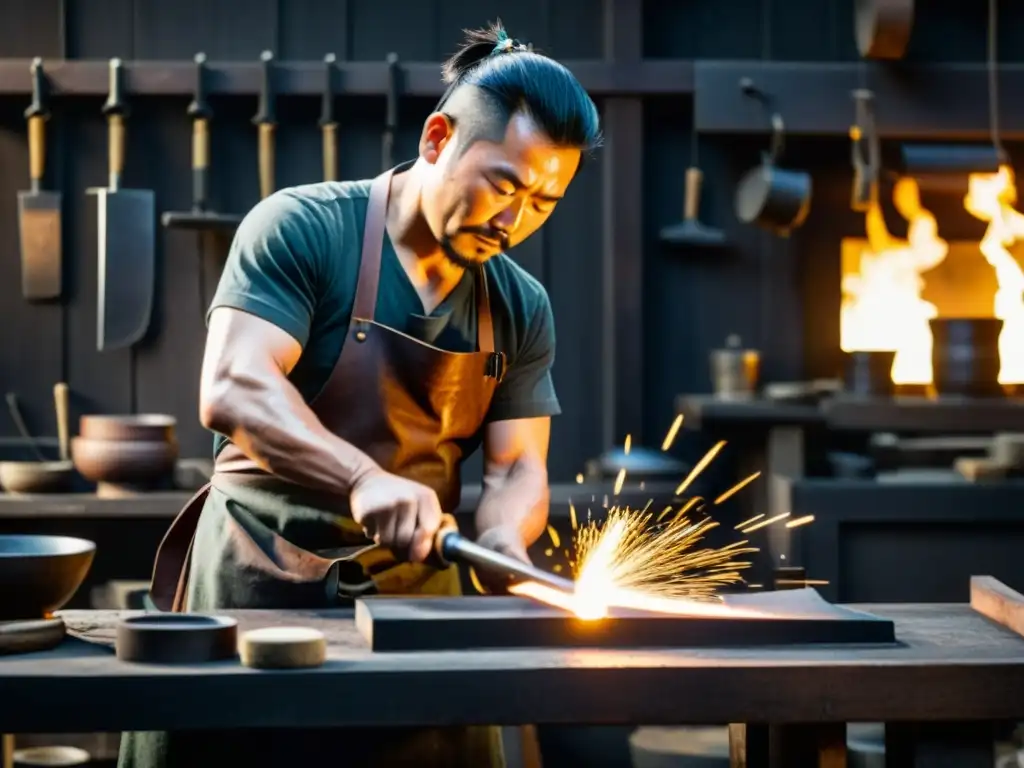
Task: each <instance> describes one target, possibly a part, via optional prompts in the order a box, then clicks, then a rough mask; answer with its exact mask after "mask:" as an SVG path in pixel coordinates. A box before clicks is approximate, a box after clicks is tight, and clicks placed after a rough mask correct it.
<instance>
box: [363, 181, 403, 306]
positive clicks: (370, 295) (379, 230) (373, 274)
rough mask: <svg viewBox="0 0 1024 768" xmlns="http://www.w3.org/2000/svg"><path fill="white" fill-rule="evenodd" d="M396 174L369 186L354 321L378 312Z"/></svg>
mask: <svg viewBox="0 0 1024 768" xmlns="http://www.w3.org/2000/svg"><path fill="white" fill-rule="evenodd" d="M394 172H395V171H394V169H393V168H392V169H391V170H390V171H387V172H385V173H382V174H381V175H380V176H378V177H377V178H375V179H374V180H373V182H372V183H371V184H370V199H369V202H368V203H367V205H366V223H365V224H364V225H363V254H362V257H361V258H360V260H359V278H358V281H357V282H356V296H355V300H354V301H353V303H352V319H353V320H355V319H356V318H359V319H360V320H373V317H374V312H375V311H376V308H377V288H378V286H379V285H380V260H381V254H382V250H383V248H384V225H385V219H386V218H387V212H388V198H389V197H390V196H391V177H392V176H393V175H394Z"/></svg>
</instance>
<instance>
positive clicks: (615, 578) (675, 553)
mask: <svg viewBox="0 0 1024 768" xmlns="http://www.w3.org/2000/svg"><path fill="white" fill-rule="evenodd" d="M651 519H652V515H651V514H650V513H638V512H636V511H633V510H630V509H628V508H620V507H614V508H613V509H611V510H609V512H608V517H607V519H606V520H605V522H604V523H603V524H602V525H598V524H597V523H594V522H589V523H588V524H587V525H586V526H584V527H583V528H581V529H580V530H579V531H578V532H577V535H576V558H575V563H574V570H575V576H576V584H577V593H580V592H584V593H587V594H590V593H592V592H597V593H598V594H601V593H604V594H608V593H609V592H615V591H616V590H626V591H628V592H630V593H643V594H644V595H650V596H653V597H662V598H683V599H690V600H708V599H712V598H714V597H715V596H716V594H717V592H718V590H719V589H720V588H721V587H723V586H726V585H730V584H736V583H738V582H741V581H742V577H741V576H740V572H741V571H743V570H745V569H746V568H748V567H750V563H749V562H747V561H744V560H742V559H740V558H741V557H742V556H743V555H746V554H750V553H753V552H756V551H757V549H756V548H754V547H748V546H747V542H746V541H738V542H735V543H733V544H730V545H728V546H725V547H721V548H718V549H712V548H708V547H705V548H698V545H699V544H700V542H701V541H702V540H703V539H704V537H705V536H706V535H707V534H708V533H709V532H710V531H711V530H713V529H714V528H716V527H717V526H718V523H716V522H715V521H713V520H711V519H710V518H706V519H704V520H701V521H697V522H695V521H694V520H692V519H691V518H690V517H689V516H687V515H683V514H679V515H676V516H675V517H674V518H672V519H671V520H670V521H669V522H668V523H666V524H664V525H662V526H652V525H651Z"/></svg>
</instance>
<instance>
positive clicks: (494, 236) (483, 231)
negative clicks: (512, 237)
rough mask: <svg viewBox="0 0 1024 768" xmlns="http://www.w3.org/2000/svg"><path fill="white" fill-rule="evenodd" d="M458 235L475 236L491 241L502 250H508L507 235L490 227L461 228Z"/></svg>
mask: <svg viewBox="0 0 1024 768" xmlns="http://www.w3.org/2000/svg"><path fill="white" fill-rule="evenodd" d="M459 232H460V233H462V234H466V235H477V236H479V237H482V238H484V239H486V240H493V241H494V242H496V243H498V245H500V246H501V248H502V250H504V249H506V248H508V233H507V232H502V231H501V230H500V229H493V228H491V227H462V228H461V229H460V230H459Z"/></svg>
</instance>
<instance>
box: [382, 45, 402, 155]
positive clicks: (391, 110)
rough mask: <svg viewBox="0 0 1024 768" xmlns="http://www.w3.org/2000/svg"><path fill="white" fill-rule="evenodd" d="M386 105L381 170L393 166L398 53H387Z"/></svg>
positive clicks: (396, 112) (396, 114) (396, 110)
mask: <svg viewBox="0 0 1024 768" xmlns="http://www.w3.org/2000/svg"><path fill="white" fill-rule="evenodd" d="M387 65H388V90H387V106H386V107H385V110H386V111H385V113H384V138H383V141H382V142H381V144H382V147H381V149H382V153H381V154H382V161H381V164H382V166H383V168H382V170H385V171H387V170H390V169H391V168H394V167H395V136H396V134H397V133H398V78H399V75H400V74H401V73H400V72H399V70H398V54H397V53H389V54H388V57H387Z"/></svg>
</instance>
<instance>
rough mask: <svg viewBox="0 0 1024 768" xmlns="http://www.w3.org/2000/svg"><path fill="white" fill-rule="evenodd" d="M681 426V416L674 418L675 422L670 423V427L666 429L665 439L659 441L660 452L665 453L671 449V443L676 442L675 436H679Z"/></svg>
mask: <svg viewBox="0 0 1024 768" xmlns="http://www.w3.org/2000/svg"><path fill="white" fill-rule="evenodd" d="M681 426H683V414H681V413H680V414H679V415H678V416H676V419H675V421H673V422H672V426H671V427H669V428H668V433H667V434H666V435H665V439H664V440H662V441H661V450H663V451H667V450H668V449H669V448H671V447H672V443H674V442H675V441H676V435H678V434H679V428H680V427H681Z"/></svg>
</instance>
